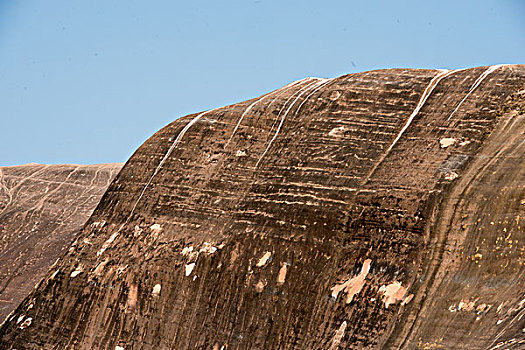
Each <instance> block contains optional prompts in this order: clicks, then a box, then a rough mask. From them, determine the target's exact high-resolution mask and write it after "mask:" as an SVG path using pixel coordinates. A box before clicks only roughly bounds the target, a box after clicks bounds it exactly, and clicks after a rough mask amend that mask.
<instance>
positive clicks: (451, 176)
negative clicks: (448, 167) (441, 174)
mask: <svg viewBox="0 0 525 350" xmlns="http://www.w3.org/2000/svg"><path fill="white" fill-rule="evenodd" d="M458 177H459V175H458V174H457V173H456V172H454V171H450V172H447V173H446V174H445V180H448V181H452V180H455V179H457V178H458Z"/></svg>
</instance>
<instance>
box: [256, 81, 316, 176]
mask: <svg viewBox="0 0 525 350" xmlns="http://www.w3.org/2000/svg"><path fill="white" fill-rule="evenodd" d="M325 81H326V79H320V81H314V82H312V83H310V84H308V85H306V86H305V87H303V88H301V89H300V90H299V91H297V92H296V93H294V94H293V95H292V96H290V97H289V98H288V100H286V102H285V104H284V105H285V106H286V104H287V103H288V102H289V101H290V100H291V99H292V98H293V97H294V96H295V95H296V94H297V97H296V98H295V100H293V102H292V103H291V104H290V105H289V106H288V108H287V109H286V111H285V112H284V114H283V116H282V117H281V121H280V122H279V126H278V127H277V130H276V131H275V134H274V135H273V137H272V139H271V140H270V142H269V143H268V146H266V149H265V150H264V152H263V154H262V155H261V157H259V160H257V163H255V168H257V167H259V164H260V163H261V161H262V159H263V158H264V156H265V155H266V153H268V150H269V149H270V147H271V146H272V143H273V141H274V140H275V139H276V138H277V135H278V134H279V132H280V131H281V127H282V126H283V123H284V120H285V119H286V116H287V115H288V113H289V112H290V109H292V107H293V106H294V105H295V103H296V102H297V101H298V100H299V98H300V97H301V96H302V95H303V94H304V93H305V92H307V91H308V90H311V89H312V88H314V87H317V86H319V85H320V84H322V83H323V82H325ZM281 112H282V109H281ZM281 112H279V114H278V115H277V119H279V117H280V116H281Z"/></svg>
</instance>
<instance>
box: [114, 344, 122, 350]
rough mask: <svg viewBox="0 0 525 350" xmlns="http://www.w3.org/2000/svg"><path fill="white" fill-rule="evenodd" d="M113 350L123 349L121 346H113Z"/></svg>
mask: <svg viewBox="0 0 525 350" xmlns="http://www.w3.org/2000/svg"><path fill="white" fill-rule="evenodd" d="M115 350H124V348H123V347H122V346H118V345H117V346H115Z"/></svg>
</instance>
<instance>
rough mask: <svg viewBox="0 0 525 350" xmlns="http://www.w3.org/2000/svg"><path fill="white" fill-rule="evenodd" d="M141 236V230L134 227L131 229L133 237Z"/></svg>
mask: <svg viewBox="0 0 525 350" xmlns="http://www.w3.org/2000/svg"><path fill="white" fill-rule="evenodd" d="M141 234H142V229H141V228H140V227H139V226H137V225H135V228H134V229H133V237H138V236H140V235H141Z"/></svg>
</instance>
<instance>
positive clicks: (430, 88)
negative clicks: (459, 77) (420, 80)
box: [363, 69, 464, 183]
mask: <svg viewBox="0 0 525 350" xmlns="http://www.w3.org/2000/svg"><path fill="white" fill-rule="evenodd" d="M461 70H464V69H456V70H451V71H449V70H447V69H440V71H441V73H439V74H437V75H436V76H435V77H434V78H432V80H431V81H430V83H429V84H428V85H427V87H426V89H425V91H424V92H423V95H421V98H420V99H419V102H418V103H417V106H416V108H415V109H414V111H413V112H412V114H411V115H410V117H408V120H407V121H406V123H405V125H404V126H403V128H402V129H401V131H400V132H399V133H398V134H397V136H396V138H395V139H394V141H393V142H392V143H391V144H390V146H389V147H388V149H387V150H386V152H385V153H383V155H382V156H381V158H379V161H378V162H377V163H376V164H375V165H374V166H373V167H372V169H370V171H369V172H368V175H367V176H366V178H365V179H364V181H363V183H367V182H368V180H369V179H370V177H372V174H374V173H375V171H376V169H377V167H378V166H379V165H380V164H381V163H383V161H384V160H385V158H386V157H387V156H388V155H389V154H390V151H391V150H392V148H394V146H395V145H396V143H397V142H398V141H399V139H400V138H401V136H403V133H404V132H405V131H406V129H408V127H409V126H410V124H411V123H412V120H414V118H415V117H416V116H417V114H418V113H419V111H420V110H421V108H422V107H423V105H424V104H425V102H426V101H427V99H428V97H429V96H430V95H431V94H432V91H434V89H435V88H436V86H437V85H438V84H439V82H440V81H441V79H443V78H445V77H447V76H449V75H450V74H452V73H455V72H459V71H461Z"/></svg>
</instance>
